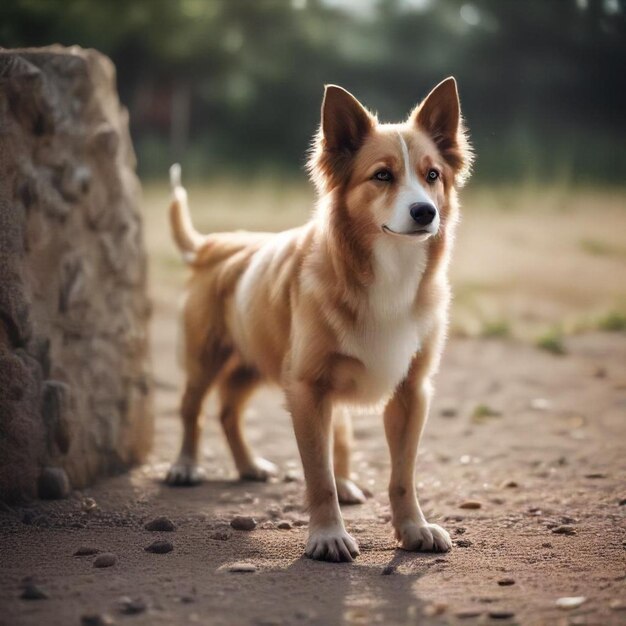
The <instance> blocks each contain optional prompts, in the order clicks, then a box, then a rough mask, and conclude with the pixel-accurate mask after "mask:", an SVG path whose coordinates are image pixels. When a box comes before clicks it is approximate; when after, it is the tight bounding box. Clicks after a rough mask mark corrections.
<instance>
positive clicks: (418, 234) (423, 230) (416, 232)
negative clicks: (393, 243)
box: [383, 224, 433, 239]
mask: <svg viewBox="0 0 626 626" xmlns="http://www.w3.org/2000/svg"><path fill="white" fill-rule="evenodd" d="M383 232H385V233H387V234H388V235H395V236H396V237H406V238H409V239H417V238H419V237H423V236H427V237H428V236H430V235H432V234H433V233H432V232H431V231H430V230H428V229H427V228H420V229H419V230H412V231H411V232H408V233H399V232H398V231H396V230H393V229H391V228H389V226H387V225H386V224H383Z"/></svg>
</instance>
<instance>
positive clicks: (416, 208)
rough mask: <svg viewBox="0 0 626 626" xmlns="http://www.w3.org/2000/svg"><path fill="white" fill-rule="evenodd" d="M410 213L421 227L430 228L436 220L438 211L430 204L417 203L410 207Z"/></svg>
mask: <svg viewBox="0 0 626 626" xmlns="http://www.w3.org/2000/svg"><path fill="white" fill-rule="evenodd" d="M409 213H410V214H411V217H412V218H413V219H414V220H415V221H416V222H417V223H418V224H419V225H420V226H428V224H430V223H431V222H432V221H433V220H434V219H435V215H437V209H436V208H435V207H434V206H433V205H432V204H428V202H416V203H415V204H412V205H411V206H410V207H409Z"/></svg>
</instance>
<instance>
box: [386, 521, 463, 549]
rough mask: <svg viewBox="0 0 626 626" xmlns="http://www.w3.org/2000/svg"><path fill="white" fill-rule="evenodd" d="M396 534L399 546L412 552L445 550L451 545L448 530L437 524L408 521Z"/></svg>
mask: <svg viewBox="0 0 626 626" xmlns="http://www.w3.org/2000/svg"><path fill="white" fill-rule="evenodd" d="M398 535H399V537H398V538H399V540H400V546H401V547H402V548H403V549H404V550H410V551H412V552H447V551H448V550H450V548H451V547H452V539H450V535H449V534H448V531H447V530H445V529H443V528H441V526H438V525H437V524H429V523H427V522H422V523H417V522H408V523H406V524H404V525H403V526H402V527H401V528H400V530H399V531H398Z"/></svg>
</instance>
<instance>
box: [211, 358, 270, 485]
mask: <svg viewBox="0 0 626 626" xmlns="http://www.w3.org/2000/svg"><path fill="white" fill-rule="evenodd" d="M259 382H260V377H259V374H258V372H257V371H256V370H255V369H254V368H251V367H247V366H245V365H242V364H241V363H239V362H236V363H234V365H233V366H232V367H231V366H229V367H228V370H227V371H226V372H225V373H224V376H223V377H222V378H221V380H220V383H219V387H218V389H219V396H220V402H221V408H220V422H221V424H222V428H223V429H224V435H225V436H226V439H227V441H228V445H229V446H230V450H231V452H232V454H233V459H234V460H235V465H236V467H237V471H238V472H239V476H240V478H241V480H255V481H266V480H268V479H269V478H270V477H271V476H275V475H276V474H277V473H278V468H277V467H276V466H275V465H274V464H273V463H270V461H267V460H265V459H262V458H260V457H255V456H254V455H253V454H252V451H251V450H250V446H249V445H248V442H247V441H246V438H245V435H244V431H243V412H244V409H245V405H246V403H247V401H248V399H249V398H250V396H251V395H252V392H253V391H254V390H255V389H256V387H257V386H258V384H259Z"/></svg>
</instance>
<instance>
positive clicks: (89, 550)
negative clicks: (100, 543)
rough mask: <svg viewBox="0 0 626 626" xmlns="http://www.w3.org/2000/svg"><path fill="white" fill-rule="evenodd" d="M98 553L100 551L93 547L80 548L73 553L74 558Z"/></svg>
mask: <svg viewBox="0 0 626 626" xmlns="http://www.w3.org/2000/svg"><path fill="white" fill-rule="evenodd" d="M98 552H100V550H98V548H94V547H93V546H80V547H78V548H77V549H76V551H75V552H74V556H93V555H94V554H98Z"/></svg>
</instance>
